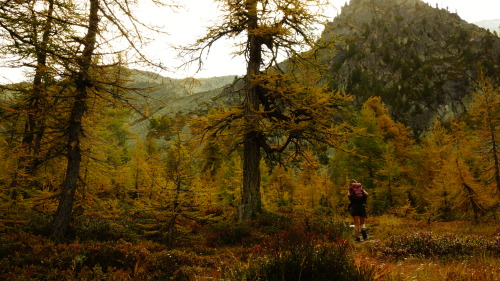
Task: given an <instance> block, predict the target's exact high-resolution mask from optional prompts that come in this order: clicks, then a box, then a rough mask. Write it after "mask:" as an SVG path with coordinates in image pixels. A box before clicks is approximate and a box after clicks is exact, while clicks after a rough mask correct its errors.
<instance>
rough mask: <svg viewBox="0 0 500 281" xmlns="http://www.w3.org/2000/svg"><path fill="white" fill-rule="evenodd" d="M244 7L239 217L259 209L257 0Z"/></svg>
mask: <svg viewBox="0 0 500 281" xmlns="http://www.w3.org/2000/svg"><path fill="white" fill-rule="evenodd" d="M246 6H247V9H248V14H249V16H248V18H249V21H248V65H247V75H246V85H247V89H246V95H245V101H244V109H245V119H244V122H245V135H244V140H243V190H242V196H241V198H242V199H241V201H242V202H241V205H240V207H239V219H240V221H248V220H250V219H252V218H255V217H256V216H257V215H258V214H259V213H260V212H261V211H262V205H261V198H260V160H261V152H260V144H259V130H258V128H259V116H258V111H259V106H260V101H259V93H258V88H257V87H255V85H254V83H253V82H252V79H253V78H254V77H255V75H258V74H259V72H260V65H261V61H262V45H261V42H260V41H261V40H260V39H259V37H258V36H257V35H255V34H254V33H253V30H256V29H257V28H258V15H257V1H255V0H247V1H246Z"/></svg>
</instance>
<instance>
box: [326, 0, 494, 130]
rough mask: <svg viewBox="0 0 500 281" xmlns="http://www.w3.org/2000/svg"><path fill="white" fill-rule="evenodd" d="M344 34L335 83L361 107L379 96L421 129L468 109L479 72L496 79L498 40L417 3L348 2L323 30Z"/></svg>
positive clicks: (335, 60) (333, 66) (333, 71)
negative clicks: (467, 98) (372, 97)
mask: <svg viewBox="0 0 500 281" xmlns="http://www.w3.org/2000/svg"><path fill="white" fill-rule="evenodd" d="M334 34H340V35H341V38H342V40H343V42H341V43H339V44H337V46H336V47H337V52H336V55H335V56H333V57H325V58H323V60H325V62H326V63H328V64H329V66H330V77H328V80H330V82H331V84H332V87H333V88H336V89H341V90H345V91H346V92H348V93H351V94H352V95H354V96H355V97H356V101H357V104H358V105H360V104H361V103H362V102H364V101H365V100H366V99H367V98H369V97H371V96H380V97H382V99H383V101H384V102H385V103H386V104H387V105H388V106H389V107H390V109H391V113H392V115H393V117H394V118H395V119H396V120H398V121H401V122H404V123H405V124H407V125H409V126H411V128H412V129H413V130H414V131H415V133H417V134H418V133H420V132H422V131H423V130H425V128H426V127H427V126H428V125H429V124H430V123H431V122H432V121H433V120H435V119H439V120H447V119H449V118H450V117H451V116H454V115H457V114H461V113H463V112H464V110H465V103H466V102H467V101H466V97H467V96H468V95H469V94H470V93H471V92H472V91H473V83H474V81H475V80H476V78H477V75H478V71H479V69H481V71H483V72H484V73H485V74H486V75H488V76H490V77H493V78H494V79H496V80H497V81H498V79H499V77H500V67H499V65H500V38H498V37H497V36H495V35H493V34H492V33H490V32H488V31H487V30H485V29H483V28H479V27H478V26H476V25H474V24H469V23H467V22H466V21H464V20H462V19H460V17H459V16H458V15H456V14H453V13H450V12H448V11H446V10H444V9H438V8H433V7H431V6H429V5H428V4H426V3H424V2H422V1H420V0H351V1H350V4H349V5H346V6H344V7H343V8H342V12H341V14H340V15H339V16H338V17H336V18H335V19H334V21H333V22H331V23H330V24H328V26H327V27H326V29H325V31H324V33H323V38H326V39H328V38H330V37H331V36H333V35H334Z"/></svg>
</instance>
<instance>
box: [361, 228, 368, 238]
mask: <svg viewBox="0 0 500 281" xmlns="http://www.w3.org/2000/svg"><path fill="white" fill-rule="evenodd" d="M361 235H363V240H366V239H368V235H366V229H364V228H362V229H361Z"/></svg>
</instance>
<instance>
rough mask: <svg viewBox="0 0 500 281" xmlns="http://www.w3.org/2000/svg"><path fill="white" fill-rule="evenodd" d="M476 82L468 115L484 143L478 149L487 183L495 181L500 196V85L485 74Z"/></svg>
mask: <svg viewBox="0 0 500 281" xmlns="http://www.w3.org/2000/svg"><path fill="white" fill-rule="evenodd" d="M476 84H477V86H476V91H475V92H474V93H473V101H472V103H471V107H470V109H469V111H468V115H469V116H471V117H472V120H473V121H474V123H473V124H472V126H473V129H474V134H475V135H476V137H477V138H478V141H479V143H481V144H482V145H480V146H478V148H477V151H478V152H479V154H480V155H481V156H480V159H481V162H482V163H483V164H484V165H485V166H484V167H483V168H484V171H485V172H486V173H484V175H483V176H484V178H485V183H486V184H491V183H493V185H494V186H495V189H496V194H497V196H498V197H497V198H500V87H498V86H495V85H494V83H493V80H492V79H491V78H488V77H486V76H484V75H481V76H480V77H479V80H478V81H477V83H476Z"/></svg>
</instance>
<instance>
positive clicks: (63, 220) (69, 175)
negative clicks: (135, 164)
mask: <svg viewBox="0 0 500 281" xmlns="http://www.w3.org/2000/svg"><path fill="white" fill-rule="evenodd" d="M89 1H90V11H89V25H88V29H87V34H86V36H85V38H84V44H85V48H84V49H83V52H82V55H81V57H80V58H79V59H78V60H77V61H78V66H79V68H80V69H79V72H78V74H77V77H76V80H75V88H76V96H75V102H74V104H73V107H72V110H71V115H70V119H69V122H68V127H67V129H66V132H67V134H68V143H67V146H66V153H67V159H68V163H67V166H66V178H65V179H64V183H63V186H62V188H63V189H62V193H61V197H60V199H59V205H58V207H57V211H56V213H55V215H54V219H53V221H52V236H53V237H55V238H57V239H59V238H61V237H63V236H64V233H65V232H66V231H67V230H68V227H69V224H70V222H71V219H72V210H73V203H74V200H75V192H76V189H77V187H78V178H79V173H80V163H81V160H82V156H81V147H80V140H81V137H82V131H83V128H82V119H83V115H84V113H85V111H86V106H87V97H88V93H87V91H88V89H89V87H90V86H91V79H90V75H89V70H90V66H91V63H92V56H93V53H94V50H95V45H96V37H97V33H98V25H99V16H98V12H99V0H89Z"/></svg>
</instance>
